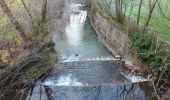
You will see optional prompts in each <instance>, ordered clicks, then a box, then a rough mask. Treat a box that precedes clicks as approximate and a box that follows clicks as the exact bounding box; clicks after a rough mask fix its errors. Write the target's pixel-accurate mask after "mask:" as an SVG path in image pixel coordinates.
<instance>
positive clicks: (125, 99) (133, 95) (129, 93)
mask: <svg viewBox="0 0 170 100" xmlns="http://www.w3.org/2000/svg"><path fill="white" fill-rule="evenodd" d="M144 84H148V83H144ZM144 87H145V88H144ZM145 91H147V92H145ZM151 91H152V90H151V89H150V88H149V87H147V86H143V85H142V84H138V83H135V84H125V85H123V84H119V85H101V86H86V87H83V86H79V87H62V86H52V85H49V86H35V90H33V92H34V94H32V95H31V96H30V97H32V99H31V100H151V98H152V96H150V95H151V94H150V93H151ZM34 97H35V98H34Z"/></svg>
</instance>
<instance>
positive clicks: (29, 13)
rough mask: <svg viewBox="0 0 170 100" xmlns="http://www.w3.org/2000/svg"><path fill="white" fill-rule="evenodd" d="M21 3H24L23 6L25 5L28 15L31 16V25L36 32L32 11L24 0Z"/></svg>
mask: <svg viewBox="0 0 170 100" xmlns="http://www.w3.org/2000/svg"><path fill="white" fill-rule="evenodd" d="M21 2H22V4H23V5H24V8H25V10H26V11H27V13H28V15H29V17H30V21H31V24H32V28H33V29H34V31H35V27H34V22H33V18H32V15H31V12H30V10H29V9H28V8H27V6H26V4H25V2H24V0H21Z"/></svg>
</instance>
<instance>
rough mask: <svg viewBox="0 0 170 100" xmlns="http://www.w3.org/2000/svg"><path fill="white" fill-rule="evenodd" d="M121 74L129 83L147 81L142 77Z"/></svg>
mask: <svg viewBox="0 0 170 100" xmlns="http://www.w3.org/2000/svg"><path fill="white" fill-rule="evenodd" d="M121 74H122V75H123V76H125V78H126V79H128V80H129V81H131V82H132V83H136V82H143V81H148V79H146V78H144V77H142V76H138V75H133V74H124V73H121Z"/></svg>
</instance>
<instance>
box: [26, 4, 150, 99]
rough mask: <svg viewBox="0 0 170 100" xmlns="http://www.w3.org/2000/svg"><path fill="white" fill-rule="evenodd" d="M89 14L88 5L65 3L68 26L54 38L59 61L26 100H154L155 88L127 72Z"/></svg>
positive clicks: (65, 16)
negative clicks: (104, 41) (151, 99)
mask: <svg viewBox="0 0 170 100" xmlns="http://www.w3.org/2000/svg"><path fill="white" fill-rule="evenodd" d="M87 15H88V7H87V6H86V5H82V4H80V3H71V4H69V3H65V7H64V12H63V15H62V16H64V17H62V18H61V19H64V20H65V21H66V22H63V23H66V27H65V28H64V30H63V31H56V32H54V35H53V41H54V42H55V44H56V45H55V49H56V51H57V52H58V53H59V55H60V57H59V62H58V63H56V65H55V66H54V68H53V69H52V71H51V72H50V73H49V75H47V76H46V77H45V78H44V79H42V80H39V81H38V82H37V84H36V85H35V87H34V89H31V90H30V92H29V94H28V96H27V97H26V100H29V99H30V98H31V100H150V97H149V95H150V91H151V89H150V88H149V87H147V86H143V84H144V83H145V82H144V83H139V82H140V80H144V78H142V77H135V76H133V75H132V76H130V75H129V76H128V75H127V73H124V72H123V70H122V69H121V68H120V64H119V63H117V62H119V60H117V59H115V58H114V57H113V56H112V55H111V53H110V52H109V50H108V49H107V48H106V47H105V46H104V44H103V43H102V41H101V39H100V38H98V36H97V35H96V33H95V31H94V29H93V27H92V26H91V24H90V21H89V18H88V17H87ZM147 83H148V82H146V84H147ZM148 89H149V90H148Z"/></svg>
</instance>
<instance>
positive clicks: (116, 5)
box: [115, 0, 122, 23]
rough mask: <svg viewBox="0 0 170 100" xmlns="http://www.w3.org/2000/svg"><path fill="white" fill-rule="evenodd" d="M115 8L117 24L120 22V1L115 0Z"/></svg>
mask: <svg viewBox="0 0 170 100" xmlns="http://www.w3.org/2000/svg"><path fill="white" fill-rule="evenodd" d="M115 7H116V9H115V10H116V20H117V21H118V22H120V23H121V22H122V15H121V13H122V9H121V0H115Z"/></svg>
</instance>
